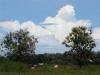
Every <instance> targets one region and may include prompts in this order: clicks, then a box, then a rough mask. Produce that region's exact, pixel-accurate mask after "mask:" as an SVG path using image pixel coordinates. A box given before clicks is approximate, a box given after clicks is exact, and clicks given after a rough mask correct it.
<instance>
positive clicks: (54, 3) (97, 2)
mask: <svg viewBox="0 0 100 75" xmlns="http://www.w3.org/2000/svg"><path fill="white" fill-rule="evenodd" d="M99 18H100V0H0V36H3V33H5V32H8V31H13V30H17V29H18V28H19V27H22V28H24V27H27V28H29V31H30V32H31V34H36V36H37V37H39V41H40V43H39V44H37V53H45V52H49V53H56V52H64V51H66V48H65V47H64V46H63V45H61V42H62V40H63V39H64V37H65V36H64V35H65V34H67V35H68V33H69V32H70V30H71V28H72V27H73V26H75V24H76V26H78V25H80V24H82V25H85V24H86V26H87V27H89V26H92V27H93V30H94V34H93V36H94V39H96V43H97V45H98V47H96V49H97V50H99V49H100V47H99V45H100V43H99V42H98V41H100V31H99V30H100V19H99ZM40 23H41V24H40ZM45 24H47V26H45ZM48 24H51V25H48ZM61 24H62V25H61ZM20 25H21V26H20ZM68 27H69V28H68ZM56 29H57V30H56ZM59 37H61V38H59ZM48 41H49V42H48ZM59 42H60V43H59Z"/></svg>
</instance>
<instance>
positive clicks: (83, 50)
mask: <svg viewBox="0 0 100 75" xmlns="http://www.w3.org/2000/svg"><path fill="white" fill-rule="evenodd" d="M91 34H92V30H89V29H87V27H85V26H79V27H74V28H73V29H72V32H71V33H70V34H69V35H68V36H67V37H66V38H65V40H64V42H63V44H64V45H65V46H66V47H69V48H70V51H69V52H68V54H69V55H71V56H72V58H73V60H75V61H76V63H77V64H78V65H79V66H80V68H81V67H82V66H84V65H86V64H87V63H88V62H89V61H91V60H92V59H93V58H94V56H95V55H94V52H93V50H92V49H93V48H94V47H95V46H96V44H95V41H94V39H93V38H92V36H91Z"/></svg>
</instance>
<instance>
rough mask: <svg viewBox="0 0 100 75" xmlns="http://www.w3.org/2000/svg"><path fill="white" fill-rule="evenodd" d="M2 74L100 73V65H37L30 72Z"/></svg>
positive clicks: (92, 74)
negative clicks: (56, 66) (79, 66)
mask: <svg viewBox="0 0 100 75" xmlns="http://www.w3.org/2000/svg"><path fill="white" fill-rule="evenodd" d="M0 75H100V65H89V66H85V67H83V68H81V69H79V68H78V67H77V66H76V65H60V66H59V67H58V68H56V69H55V68H54V67H53V65H47V64H46V65H43V66H37V67H36V68H35V69H31V70H29V71H28V72H0Z"/></svg>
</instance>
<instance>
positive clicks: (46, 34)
mask: <svg viewBox="0 0 100 75" xmlns="http://www.w3.org/2000/svg"><path fill="white" fill-rule="evenodd" d="M41 24H42V26H43V27H42V26H41V25H36V24H35V23H34V22H32V21H27V22H23V23H22V24H20V23H19V22H18V21H4V22H0V29H3V30H4V31H6V32H7V31H15V30H18V29H19V28H28V30H29V31H30V33H31V34H32V35H35V36H37V37H38V38H39V43H38V44H37V45H38V46H37V49H38V50H41V51H37V53H38V52H41V53H42V52H45V51H46V52H60V50H61V52H64V51H65V50H66V48H65V47H64V46H63V45H61V42H62V41H63V40H64V38H65V36H67V35H68V33H69V32H70V31H71V29H72V28H73V27H75V26H82V25H84V26H87V27H89V26H91V22H90V21H89V20H77V19H76V18H75V9H74V7H73V6H71V5H66V6H63V7H62V8H61V9H60V10H59V11H58V13H57V14H56V15H55V17H51V16H49V17H47V18H46V19H45V20H44V21H43V22H42V23H41ZM99 33H100V31H99V29H94V38H96V39H100V35H99ZM63 49H64V50H63Z"/></svg>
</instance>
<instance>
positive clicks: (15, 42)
mask: <svg viewBox="0 0 100 75" xmlns="http://www.w3.org/2000/svg"><path fill="white" fill-rule="evenodd" d="M36 43H37V38H35V37H34V36H33V35H32V36H30V34H29V32H28V31H27V30H23V29H20V30H18V31H16V32H10V33H7V34H6V36H5V37H4V40H3V41H2V46H3V48H4V49H5V50H6V51H7V52H8V53H7V56H8V57H9V58H10V59H11V60H14V61H23V60H24V58H25V57H27V56H33V55H34V53H35V44H36Z"/></svg>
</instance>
